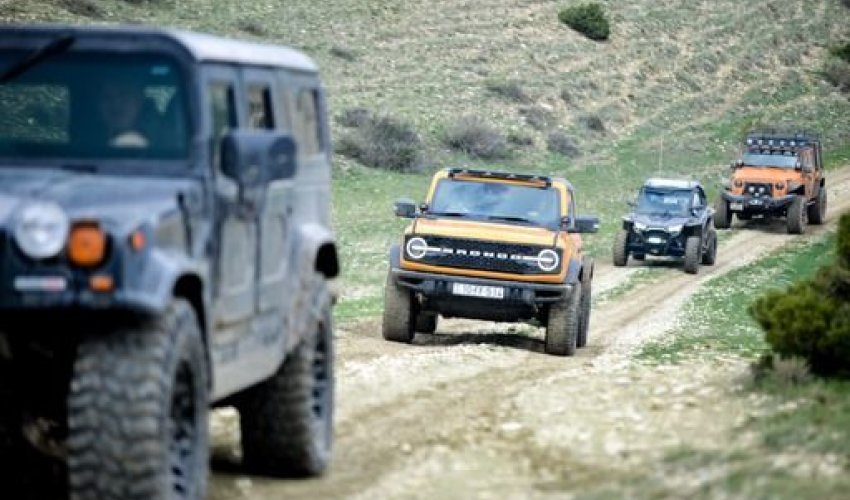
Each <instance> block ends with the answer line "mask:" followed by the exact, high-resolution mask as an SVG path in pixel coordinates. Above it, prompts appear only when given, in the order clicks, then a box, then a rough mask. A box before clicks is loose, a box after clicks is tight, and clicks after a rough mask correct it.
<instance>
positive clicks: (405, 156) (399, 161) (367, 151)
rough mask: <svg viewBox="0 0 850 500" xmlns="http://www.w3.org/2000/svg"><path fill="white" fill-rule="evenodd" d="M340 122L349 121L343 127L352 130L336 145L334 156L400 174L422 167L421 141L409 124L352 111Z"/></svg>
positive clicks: (387, 117) (390, 118)
mask: <svg viewBox="0 0 850 500" xmlns="http://www.w3.org/2000/svg"><path fill="white" fill-rule="evenodd" d="M355 118H357V119H358V120H360V121H357V120H355ZM343 119H344V120H351V121H347V122H346V124H347V125H351V126H352V127H353V129H352V130H351V132H349V133H348V134H346V135H344V136H342V138H341V139H340V140H339V141H338V142H337V144H336V152H337V153H339V154H341V155H343V156H347V157H349V158H353V159H355V160H357V161H359V162H360V163H362V164H364V165H366V166H368V167H374V168H381V169H386V170H395V171H399V172H411V171H417V170H418V169H419V168H420V167H421V159H422V150H423V144H422V139H421V138H420V137H419V134H418V133H416V130H415V129H414V128H413V126H412V125H410V124H408V123H404V122H401V121H399V120H397V119H395V118H392V117H389V116H377V117H372V116H370V115H369V114H368V112H366V113H365V114H364V113H362V112H352V113H351V114H350V115H344V116H343Z"/></svg>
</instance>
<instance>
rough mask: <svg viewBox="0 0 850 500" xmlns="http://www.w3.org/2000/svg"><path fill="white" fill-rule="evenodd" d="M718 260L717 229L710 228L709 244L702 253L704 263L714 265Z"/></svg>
mask: <svg viewBox="0 0 850 500" xmlns="http://www.w3.org/2000/svg"><path fill="white" fill-rule="evenodd" d="M716 260H717V231H715V230H714V229H709V231H708V245H707V246H706V249H705V252H704V253H703V254H702V263H703V264H705V265H706V266H713V265H714V262H715V261H716Z"/></svg>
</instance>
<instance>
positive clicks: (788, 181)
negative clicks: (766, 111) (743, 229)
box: [714, 132, 826, 234]
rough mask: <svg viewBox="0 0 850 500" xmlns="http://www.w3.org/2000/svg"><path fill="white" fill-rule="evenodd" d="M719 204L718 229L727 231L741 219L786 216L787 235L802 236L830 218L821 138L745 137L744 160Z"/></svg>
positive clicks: (737, 164)
mask: <svg viewBox="0 0 850 500" xmlns="http://www.w3.org/2000/svg"><path fill="white" fill-rule="evenodd" d="M732 170H733V172H732V176H731V178H729V179H727V180H724V186H723V187H724V190H723V191H722V192H721V193H720V195H719V196H718V198H717V202H716V204H715V210H716V213H715V215H714V226H715V227H716V228H718V229H726V228H728V227H729V226H730V225H731V223H732V214H735V215H736V216H737V217H738V219H739V220H743V221H746V220H750V219H751V218H753V217H771V216H785V217H786V220H787V224H788V232H789V233H795V234H802V233H803V232H805V230H806V224H807V223H809V222H810V223H812V224H822V223H823V221H824V219H825V217H826V179H825V178H824V175H823V164H822V153H821V142H820V139H818V137H817V136H816V135H814V134H811V133H785V134H783V133H776V132H771V133H763V132H752V133H750V134H748V135H747V139H746V143H745V144H744V147H743V151H742V154H741V158H740V159H739V160H737V161H736V162H734V163H732Z"/></svg>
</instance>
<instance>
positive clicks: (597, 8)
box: [558, 3, 611, 41]
mask: <svg viewBox="0 0 850 500" xmlns="http://www.w3.org/2000/svg"><path fill="white" fill-rule="evenodd" d="M558 19H559V20H560V21H561V22H562V23H564V24H566V25H567V26H569V27H570V28H572V29H574V30H576V31H578V32H579V33H581V34H582V35H584V36H586V37H587V38H590V39H591V40H596V41H602V40H607V39H608V37H609V36H610V35H611V26H610V23H609V22H608V18H607V17H606V16H605V11H604V10H603V9H602V6H601V5H599V4H598V3H586V4H581V5H573V6H570V7H567V8H565V9H563V10H561V12H559V13H558Z"/></svg>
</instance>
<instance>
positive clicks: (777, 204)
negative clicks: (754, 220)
mask: <svg viewBox="0 0 850 500" xmlns="http://www.w3.org/2000/svg"><path fill="white" fill-rule="evenodd" d="M721 196H723V199H724V200H726V201H728V202H729V211H730V212H755V213H764V212H778V211H781V210H785V209H786V208H788V205H790V204H791V202H792V201H793V200H794V195H793V194H789V195H785V196H780V197H778V198H774V197H772V196H753V195H750V194H745V195H735V194H732V193H730V192H728V191H724V192H723V193H722V194H721Z"/></svg>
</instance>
